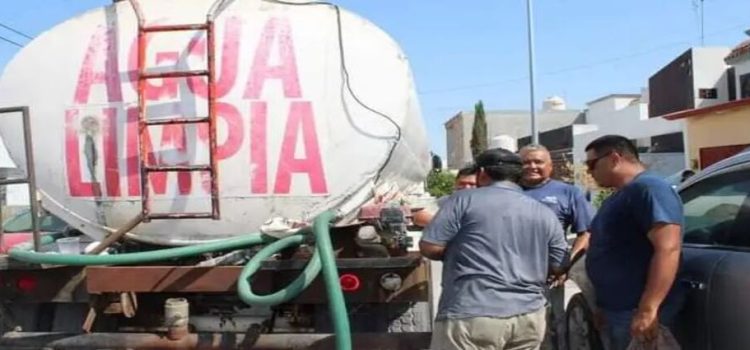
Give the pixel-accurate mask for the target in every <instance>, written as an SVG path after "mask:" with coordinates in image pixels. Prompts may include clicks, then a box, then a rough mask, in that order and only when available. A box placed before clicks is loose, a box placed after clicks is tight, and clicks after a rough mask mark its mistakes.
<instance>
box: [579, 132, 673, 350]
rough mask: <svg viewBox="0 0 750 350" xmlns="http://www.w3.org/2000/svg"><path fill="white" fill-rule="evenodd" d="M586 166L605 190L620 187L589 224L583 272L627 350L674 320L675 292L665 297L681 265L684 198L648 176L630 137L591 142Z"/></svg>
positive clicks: (611, 337)
mask: <svg viewBox="0 0 750 350" xmlns="http://www.w3.org/2000/svg"><path fill="white" fill-rule="evenodd" d="M586 166H587V167H588V170H589V172H590V173H591V175H592V176H593V177H594V179H595V180H596V182H597V183H598V184H599V185H600V186H602V187H605V188H613V189H614V190H615V192H614V193H613V194H612V195H611V196H610V197H609V198H608V199H607V200H605V201H604V203H603V204H602V207H601V208H600V209H599V211H598V213H597V215H596V217H595V218H594V221H593V222H592V224H591V239H590V242H589V248H588V254H587V258H586V270H587V272H588V275H589V278H590V279H591V283H592V284H593V286H594V290H595V293H596V302H597V307H598V308H599V313H600V315H602V316H603V318H604V320H603V321H604V333H605V338H607V339H608V342H609V343H610V347H609V348H610V349H615V350H624V349H626V348H627V346H628V344H629V343H630V339H631V337H635V338H637V339H639V340H641V341H650V340H653V339H655V338H656V336H657V335H658V332H659V323H660V322H661V323H667V324H668V323H669V322H670V321H671V318H672V317H674V313H675V311H676V308H675V305H674V302H675V298H672V297H674V294H673V295H671V296H670V297H669V298H668V295H669V294H670V290H672V285H673V283H674V281H675V277H676V275H677V270H678V267H679V264H680V252H681V241H682V227H683V220H684V219H683V213H682V201H681V200H680V197H679V196H678V195H677V192H676V191H675V190H674V188H672V186H670V184H669V183H667V182H666V181H664V180H663V179H661V178H660V177H658V176H655V175H653V174H650V173H649V172H647V171H646V169H645V167H644V166H643V164H641V162H640V160H639V158H638V151H637V149H636V148H635V146H634V145H633V143H632V142H630V140H628V139H627V138H625V137H622V136H616V135H608V136H602V137H600V138H598V139H596V140H594V141H593V142H591V143H590V144H589V145H588V146H587V147H586Z"/></svg>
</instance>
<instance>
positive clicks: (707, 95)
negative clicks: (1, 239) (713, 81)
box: [698, 89, 719, 100]
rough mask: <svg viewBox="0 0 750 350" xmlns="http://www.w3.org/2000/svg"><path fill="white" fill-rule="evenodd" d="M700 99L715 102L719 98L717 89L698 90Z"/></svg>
mask: <svg viewBox="0 0 750 350" xmlns="http://www.w3.org/2000/svg"><path fill="white" fill-rule="evenodd" d="M698 97H700V98H702V99H705V100H715V99H717V98H718V97H719V93H718V92H717V91H716V89H698Z"/></svg>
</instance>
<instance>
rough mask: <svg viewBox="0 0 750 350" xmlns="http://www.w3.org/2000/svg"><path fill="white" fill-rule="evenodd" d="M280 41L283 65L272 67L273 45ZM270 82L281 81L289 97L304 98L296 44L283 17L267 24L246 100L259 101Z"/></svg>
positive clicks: (278, 46)
mask: <svg viewBox="0 0 750 350" xmlns="http://www.w3.org/2000/svg"><path fill="white" fill-rule="evenodd" d="M274 42H276V44H277V45H276V47H277V49H278V50H279V57H280V58H281V64H279V65H277V66H271V65H270V63H269V62H268V61H269V59H270V56H271V45H272V44H273V43H274ZM268 79H279V80H281V84H282V86H283V87H284V96H285V97H286V98H299V97H301V96H302V91H301V89H300V84H299V77H298V74H297V61H296V58H295V56H294V43H293V41H292V30H291V26H290V25H289V21H288V20H286V19H283V18H271V19H270V20H268V22H266V25H265V27H264V28H263V33H262V34H261V38H260V43H259V44H258V48H257V49H256V50H255V58H254V59H253V65H252V67H251V69H250V78H249V80H248V82H247V87H246V90H245V95H244V96H245V98H249V99H259V98H260V97H261V94H262V92H263V86H264V84H265V82H266V80H268Z"/></svg>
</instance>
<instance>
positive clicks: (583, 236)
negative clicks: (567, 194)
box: [570, 187, 594, 259]
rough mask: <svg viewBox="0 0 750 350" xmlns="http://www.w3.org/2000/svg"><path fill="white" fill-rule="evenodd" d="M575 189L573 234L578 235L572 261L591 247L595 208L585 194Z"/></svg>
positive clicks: (572, 252) (571, 253) (571, 254)
mask: <svg viewBox="0 0 750 350" xmlns="http://www.w3.org/2000/svg"><path fill="white" fill-rule="evenodd" d="M573 188H574V191H575V192H574V195H573V201H574V205H573V223H572V228H573V232H575V233H577V234H578V237H576V240H575V242H573V249H572V250H571V252H570V256H571V259H573V258H575V257H576V255H578V254H580V253H583V251H584V250H586V249H587V248H588V246H589V238H590V237H591V234H590V233H589V226H590V225H591V220H593V218H594V208H593V207H592V206H591V203H589V201H587V200H586V196H585V195H584V194H583V191H581V190H580V189H579V188H578V187H573Z"/></svg>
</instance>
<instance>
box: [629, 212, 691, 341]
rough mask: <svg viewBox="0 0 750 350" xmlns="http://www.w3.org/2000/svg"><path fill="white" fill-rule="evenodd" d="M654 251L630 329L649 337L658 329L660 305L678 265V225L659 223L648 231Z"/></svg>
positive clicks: (672, 280) (643, 336) (646, 338)
mask: <svg viewBox="0 0 750 350" xmlns="http://www.w3.org/2000/svg"><path fill="white" fill-rule="evenodd" d="M648 239H649V240H650V241H651V244H652V245H653V247H654V255H653V257H652V258H651V264H650V266H649V269H648V278H647V280H646V288H645V290H644V291H643V294H642V295H641V301H640V303H639V305H638V311H637V312H636V315H635V317H634V319H633V324H632V326H631V332H632V333H633V335H634V336H637V337H639V338H640V339H645V340H650V339H653V338H655V337H656V335H657V331H658V323H659V322H658V315H659V307H660V306H661V304H662V302H664V299H665V298H666V297H667V294H668V293H669V290H670V289H671V288H672V284H673V283H674V280H675V277H676V275H677V269H678V268H679V265H680V250H681V246H682V236H681V228H680V225H677V224H664V223H659V224H656V225H654V228H652V229H651V231H650V232H649V233H648Z"/></svg>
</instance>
